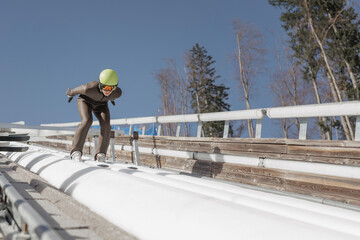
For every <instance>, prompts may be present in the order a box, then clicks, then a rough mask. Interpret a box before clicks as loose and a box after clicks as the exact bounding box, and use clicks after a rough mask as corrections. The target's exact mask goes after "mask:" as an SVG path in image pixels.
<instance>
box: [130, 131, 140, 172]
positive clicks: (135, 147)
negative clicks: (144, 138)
mask: <svg viewBox="0 0 360 240" xmlns="http://www.w3.org/2000/svg"><path fill="white" fill-rule="evenodd" d="M138 139H139V133H138V132H136V131H135V132H134V134H133V137H132V142H133V151H134V155H135V164H136V165H137V166H138V165H140V153H139V146H138Z"/></svg>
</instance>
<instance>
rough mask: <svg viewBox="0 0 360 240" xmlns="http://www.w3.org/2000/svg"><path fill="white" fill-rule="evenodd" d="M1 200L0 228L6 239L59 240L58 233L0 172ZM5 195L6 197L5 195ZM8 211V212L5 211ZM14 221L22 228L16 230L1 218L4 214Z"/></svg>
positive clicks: (14, 226)
mask: <svg viewBox="0 0 360 240" xmlns="http://www.w3.org/2000/svg"><path fill="white" fill-rule="evenodd" d="M0 187H1V196H2V197H3V198H2V201H1V203H0V207H1V211H0V213H1V215H3V216H1V217H0V228H1V231H2V233H3V235H4V237H5V238H6V239H34V240H60V239H63V238H62V237H60V236H59V234H58V233H57V232H56V231H55V230H54V229H53V228H52V227H51V226H50V225H49V224H48V223H47V222H46V221H45V220H44V219H43V218H42V217H41V216H40V215H39V213H37V212H36V211H35V210H34V208H33V207H32V206H31V205H30V204H29V203H28V202H27V201H26V200H25V199H24V198H23V197H22V196H21V195H20V194H19V193H18V192H17V191H16V189H15V188H14V187H13V186H12V185H11V184H10V183H9V181H8V180H7V179H6V178H5V177H4V175H2V174H1V173H0ZM5 196H6V197H5ZM7 211H9V213H5V212H7ZM7 214H11V216H9V218H11V219H12V221H15V223H16V225H17V226H19V227H20V228H22V229H19V230H17V227H16V225H15V223H14V222H12V224H13V225H9V223H8V222H7V221H6V220H5V219H3V217H4V218H5V215H7Z"/></svg>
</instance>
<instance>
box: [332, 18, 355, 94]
mask: <svg viewBox="0 0 360 240" xmlns="http://www.w3.org/2000/svg"><path fill="white" fill-rule="evenodd" d="M328 16H329V19H330V23H331V27H332V28H333V30H334V32H335V33H337V28H336V26H335V20H334V19H333V18H332V17H331V15H330V13H328ZM340 47H341V48H342V45H340ZM342 50H343V48H342ZM342 59H343V61H344V63H345V65H346V70H347V72H348V74H349V76H350V79H351V82H352V84H353V89H354V90H355V93H356V99H359V97H360V94H359V88H358V86H357V83H356V79H355V75H354V73H353V71H352V69H351V66H350V63H349V62H348V61H347V60H346V59H345V58H344V57H343V56H342Z"/></svg>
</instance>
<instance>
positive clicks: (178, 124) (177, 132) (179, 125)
mask: <svg viewBox="0 0 360 240" xmlns="http://www.w3.org/2000/svg"><path fill="white" fill-rule="evenodd" d="M180 130H181V123H176V137H180Z"/></svg>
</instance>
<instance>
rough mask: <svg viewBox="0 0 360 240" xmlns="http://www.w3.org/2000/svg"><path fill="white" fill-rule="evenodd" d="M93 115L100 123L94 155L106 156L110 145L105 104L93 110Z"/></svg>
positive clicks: (107, 108)
mask: <svg viewBox="0 0 360 240" xmlns="http://www.w3.org/2000/svg"><path fill="white" fill-rule="evenodd" d="M94 115H95V116H96V118H97V119H98V120H99V123H100V136H99V142H98V146H97V149H96V153H104V154H105V155H106V152H107V149H108V147H109V143H110V133H111V126H110V111H109V107H108V105H107V104H104V105H102V106H100V107H97V108H96V109H95V110H94Z"/></svg>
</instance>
